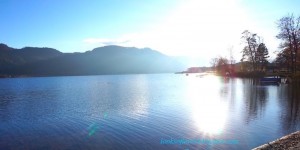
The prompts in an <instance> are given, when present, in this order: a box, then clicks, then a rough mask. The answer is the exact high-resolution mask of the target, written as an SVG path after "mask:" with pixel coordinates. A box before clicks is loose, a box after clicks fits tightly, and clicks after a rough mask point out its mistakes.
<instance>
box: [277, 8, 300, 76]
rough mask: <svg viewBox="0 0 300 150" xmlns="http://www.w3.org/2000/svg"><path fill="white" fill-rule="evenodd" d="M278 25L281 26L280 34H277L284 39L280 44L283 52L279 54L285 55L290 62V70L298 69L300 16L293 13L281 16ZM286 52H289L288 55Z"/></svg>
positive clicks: (288, 62)
mask: <svg viewBox="0 0 300 150" xmlns="http://www.w3.org/2000/svg"><path fill="white" fill-rule="evenodd" d="M277 27H278V28H279V30H280V31H279V34H278V35H277V36H276V37H277V38H278V39H281V40H282V43H281V44H280V48H281V49H282V50H281V53H284V54H282V55H279V56H280V57H281V58H278V59H281V60H282V57H285V61H286V62H285V63H287V64H289V65H288V66H289V70H290V71H291V72H296V71H297V65H299V64H298V62H299V56H298V51H299V50H300V16H299V17H298V18H295V17H294V16H293V14H292V15H287V16H285V17H283V18H281V19H280V20H279V21H278V22H277ZM286 54H289V56H288V57H287V56H286Z"/></svg>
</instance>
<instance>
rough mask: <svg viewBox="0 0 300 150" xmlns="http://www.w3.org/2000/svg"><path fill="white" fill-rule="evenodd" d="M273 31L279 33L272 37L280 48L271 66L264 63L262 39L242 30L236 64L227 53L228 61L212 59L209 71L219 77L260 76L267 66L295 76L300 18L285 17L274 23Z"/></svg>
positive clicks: (265, 52) (298, 62)
mask: <svg viewBox="0 0 300 150" xmlns="http://www.w3.org/2000/svg"><path fill="white" fill-rule="evenodd" d="M277 27H278V29H279V33H278V34H277V35H276V37H277V38H278V39H280V40H281V44H280V45H279V48H280V50H279V51H277V56H276V58H275V60H274V61H273V62H269V61H268V58H269V52H268V48H267V47H266V44H265V43H264V40H263V37H261V36H259V35H258V34H256V33H252V32H250V31H248V30H245V31H244V32H242V37H241V40H242V42H243V43H244V48H243V49H242V50H241V53H242V58H241V60H240V62H239V63H234V59H233V57H232V49H231V50H230V51H229V52H230V58H229V59H227V58H226V57H222V56H219V57H217V58H213V59H212V60H211V65H212V67H213V68H215V70H216V71H217V72H218V73H221V74H225V73H226V74H228V73H229V74H233V73H235V72H240V73H245V72H249V73H251V74H253V73H261V72H265V71H266V70H267V68H268V67H270V66H273V69H274V68H277V69H285V70H287V71H289V72H290V73H293V74H295V73H297V71H299V69H300V56H299V55H300V54H299V53H300V52H299V51H300V16H298V17H294V15H287V16H285V17H283V18H281V19H279V20H278V21H277Z"/></svg>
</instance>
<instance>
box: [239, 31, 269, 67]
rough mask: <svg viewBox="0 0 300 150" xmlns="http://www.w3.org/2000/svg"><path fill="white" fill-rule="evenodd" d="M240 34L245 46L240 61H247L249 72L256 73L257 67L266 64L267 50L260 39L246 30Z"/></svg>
mask: <svg viewBox="0 0 300 150" xmlns="http://www.w3.org/2000/svg"><path fill="white" fill-rule="evenodd" d="M242 34H243V36H242V39H243V40H244V42H245V44H246V46H245V47H244V49H243V50H242V53H243V57H242V59H241V61H242V62H243V61H244V60H246V61H249V62H250V63H251V67H252V68H251V70H252V71H256V70H257V66H261V65H262V64H265V63H267V60H266V58H268V54H269V53H268V49H267V47H266V45H265V44H264V43H263V42H262V41H261V37H259V36H258V35H257V34H255V33H251V32H249V31H248V30H245V31H244V32H243V33H242ZM262 67H263V66H262ZM262 67H261V69H262Z"/></svg>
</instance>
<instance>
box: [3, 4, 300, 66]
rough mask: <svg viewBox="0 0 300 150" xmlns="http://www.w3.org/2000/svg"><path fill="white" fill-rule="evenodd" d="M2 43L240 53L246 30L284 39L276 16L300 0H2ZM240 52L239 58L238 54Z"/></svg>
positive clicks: (272, 45)
mask: <svg viewBox="0 0 300 150" xmlns="http://www.w3.org/2000/svg"><path fill="white" fill-rule="evenodd" d="M0 6H1V9H0V18H1V23H0V43H5V44H8V45H9V46H11V47H15V48H22V47H25V46H36V47H52V48H56V49H58V50H60V51H62V52H83V51H87V50H91V49H93V48H95V47H99V46H104V45H109V44H116V45H122V46H135V47H150V48H153V49H156V50H159V51H161V52H162V53H165V54H168V55H174V56H179V55H180V56H181V55H185V56H193V57H197V58H202V59H203V60H205V61H206V62H208V58H211V57H214V56H217V55H227V50H228V48H229V47H232V46H233V47H234V52H235V54H236V57H239V56H238V55H239V54H240V53H239V51H240V49H241V47H242V45H241V40H240V37H241V34H240V33H241V32H242V31H243V30H245V29H248V30H250V31H252V32H256V33H258V34H259V35H261V36H263V38H264V41H265V43H266V45H267V47H268V48H269V50H270V53H272V52H273V51H275V50H276V49H277V47H278V44H279V41H278V40H276V38H275V36H276V34H277V32H278V30H277V28H276V24H275V22H276V21H277V20H278V19H280V18H281V17H283V16H284V15H286V14H288V13H294V15H299V14H300V10H299V6H300V1H299V0H105V1H104V0H86V1H82V0H80V1H79V0H0ZM237 60H239V58H237Z"/></svg>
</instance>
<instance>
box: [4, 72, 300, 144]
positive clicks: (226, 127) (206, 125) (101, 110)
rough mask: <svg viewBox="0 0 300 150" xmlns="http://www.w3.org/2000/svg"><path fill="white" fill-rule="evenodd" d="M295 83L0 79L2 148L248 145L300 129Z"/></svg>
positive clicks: (188, 79)
mask: <svg viewBox="0 0 300 150" xmlns="http://www.w3.org/2000/svg"><path fill="white" fill-rule="evenodd" d="M297 89H298V91H299V88H297V87H292V86H291V85H280V86H259V85H257V84H255V82H254V81H253V80H250V79H237V78H235V79H228V78H222V77H216V76H213V75H207V76H203V77H201V78H200V77H196V76H194V75H190V76H184V75H175V74H155V75H111V76H81V77H44V78H15V79H0V149H189V150H192V149H250V148H254V147H256V146H259V145H261V144H264V143H266V142H269V141H271V140H274V139H276V138H279V137H281V136H283V135H286V134H288V133H291V132H294V131H296V130H299V129H300V123H299V120H300V116H299V115H300V112H299V107H300V94H299V92H298V91H297ZM171 139H173V140H177V139H189V140H198V139H202V140H203V139H204V140H207V141H213V140H236V141H238V143H234V144H232V143H231V144H229V143H223V144H220V143H219V144H218V143H212V142H211V143H209V142H206V143H190V144H181V145H180V144H163V143H161V141H162V140H171Z"/></svg>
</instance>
